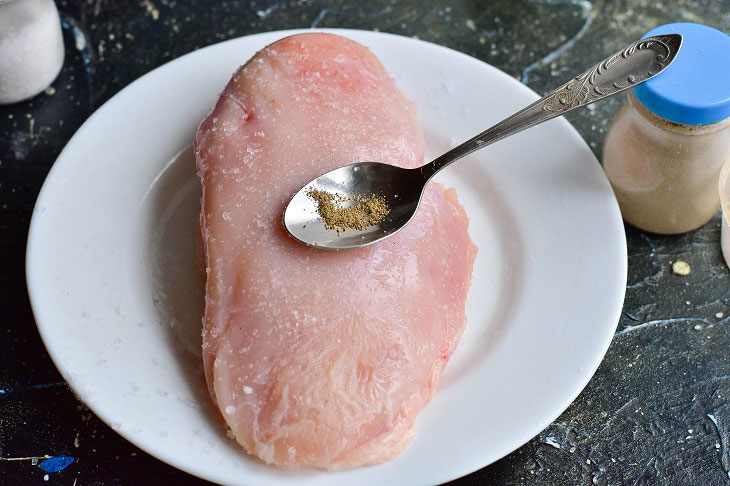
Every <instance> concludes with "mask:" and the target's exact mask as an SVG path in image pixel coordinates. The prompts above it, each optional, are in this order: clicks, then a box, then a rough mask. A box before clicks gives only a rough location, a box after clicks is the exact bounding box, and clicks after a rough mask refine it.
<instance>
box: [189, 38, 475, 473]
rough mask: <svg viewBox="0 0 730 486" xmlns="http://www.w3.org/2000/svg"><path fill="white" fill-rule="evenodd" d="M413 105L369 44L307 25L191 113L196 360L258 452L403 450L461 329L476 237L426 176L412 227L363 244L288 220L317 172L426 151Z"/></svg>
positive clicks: (306, 456) (282, 458)
mask: <svg viewBox="0 0 730 486" xmlns="http://www.w3.org/2000/svg"><path fill="white" fill-rule="evenodd" d="M414 112H415V110H414V107H413V105H412V104H411V103H410V102H408V101H407V100H406V98H405V97H404V96H403V94H402V93H401V92H400V91H399V90H398V89H397V88H396V86H395V83H394V82H393V80H392V79H391V78H390V77H389V76H388V74H387V72H386V71H385V69H384V68H383V66H382V65H381V64H380V62H379V61H378V60H377V59H376V58H375V57H374V56H373V54H372V53H370V51H368V50H367V49H366V48H364V47H362V46H361V45H359V44H357V43H355V42H353V41H350V40H348V39H345V38H343V37H339V36H335V35H330V34H317V33H312V34H302V35H296V36H292V37H288V38H285V39H282V40H280V41H278V42H276V43H274V44H272V45H270V46H268V47H267V48H265V49H264V50H262V51H261V52H259V53H258V54H256V56H254V57H253V58H252V59H251V60H250V61H249V62H248V63H247V64H246V65H245V66H243V67H242V68H241V69H239V70H238V71H237V72H236V73H235V74H234V76H233V79H232V80H231V81H230V82H229V84H228V86H227V87H226V88H225V90H224V91H223V93H222V94H221V96H220V99H219V100H218V103H217V105H216V107H215V109H214V110H213V112H212V113H211V114H210V115H209V116H208V117H207V118H206V119H205V120H204V121H203V123H202V124H201V125H200V128H199V129H198V132H197V135H196V138H195V150H196V157H197V164H198V173H199V175H200V178H201V180H202V184H203V198H202V211H201V216H200V221H201V231H202V239H203V244H204V248H205V261H206V266H207V269H206V271H207V283H206V296H205V317H204V327H203V358H204V362H205V369H206V376H207V380H208V385H209V388H210V392H211V395H212V396H213V399H214V400H215V401H216V403H217V404H218V407H219V408H220V411H221V413H222V414H223V417H224V419H225V421H226V423H227V424H228V426H229V427H230V429H231V432H232V434H233V436H234V437H235V439H236V440H237V441H238V442H240V443H241V445H243V447H244V448H245V449H246V451H248V452H249V453H250V454H252V455H254V456H256V457H258V458H260V459H261V460H263V461H265V462H266V463H269V464H276V465H278V466H282V467H292V466H305V467H318V468H323V469H346V468H352V467H357V466H361V465H368V464H376V463H379V462H383V461H386V460H388V459H392V458H393V457H395V456H397V455H398V454H399V453H400V452H402V451H403V449H405V448H406V447H407V445H408V443H409V442H410V441H411V439H412V438H413V435H414V428H413V421H414V419H415V417H416V415H417V414H418V412H419V411H420V410H421V409H422V408H423V406H424V405H425V404H426V403H427V402H428V401H429V399H430V398H431V396H432V394H433V392H434V389H435V388H436V384H437V382H438V379H439V377H440V375H441V371H442V370H443V367H444V366H445V364H446V362H447V360H448V359H449V356H450V355H451V353H452V352H453V351H454V348H455V346H456V344H457V342H458V340H459V338H460V336H461V333H462V330H463V329H464V326H465V324H466V316H465V313H464V304H465V301H466V295H467V291H468V288H469V284H470V280H471V271H472V264H473V261H474V256H475V254H476V247H475V246H474V245H473V244H472V242H471V240H470V239H469V236H468V234H467V217H466V214H465V213H464V210H463V209H462V207H461V206H460V205H459V203H458V202H457V200H456V194H455V192H454V191H453V190H446V191H445V190H444V188H443V187H441V186H440V185H438V184H431V185H430V186H429V188H428V191H427V193H426V195H425V198H424V200H423V203H422V205H421V209H420V210H419V211H418V214H417V215H416V216H415V218H414V219H413V221H412V222H411V223H410V224H409V225H408V227H407V228H405V229H404V230H403V231H401V232H400V233H398V234H397V235H395V236H393V237H392V238H390V239H388V240H386V241H384V242H381V243H379V244H376V245H372V246H369V247H366V248H361V249H357V250H348V251H342V252H331V251H323V250H316V249H312V248H308V247H306V246H304V245H302V244H300V243H298V242H296V241H295V240H293V239H292V238H290V237H289V236H288V235H287V233H286V231H285V229H284V227H283V224H282V214H283V211H284V208H285V206H286V203H287V202H288V200H289V198H290V197H291V196H292V195H293V194H294V193H295V192H296V191H297V190H298V189H299V188H300V187H301V186H302V185H304V184H305V183H306V182H308V181H309V180H311V179H313V178H314V177H316V176H318V175H320V174H321V173H323V172H325V171H328V170H331V169H334V168H336V167H339V166H341V165H344V164H349V163H351V162H356V161H363V160H377V161H383V162H388V163H391V164H394V165H400V166H404V167H414V166H416V165H418V164H420V163H421V162H422V159H423V150H424V143H423V135H422V132H421V129H420V127H419V125H418V122H417V121H416V117H415V113H414Z"/></svg>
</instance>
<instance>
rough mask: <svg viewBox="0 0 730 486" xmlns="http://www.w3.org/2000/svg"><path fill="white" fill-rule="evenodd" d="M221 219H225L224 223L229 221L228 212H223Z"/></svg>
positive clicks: (229, 214) (229, 215)
mask: <svg viewBox="0 0 730 486" xmlns="http://www.w3.org/2000/svg"><path fill="white" fill-rule="evenodd" d="M223 219H225V220H226V221H230V220H231V213H229V212H228V211H224V212H223Z"/></svg>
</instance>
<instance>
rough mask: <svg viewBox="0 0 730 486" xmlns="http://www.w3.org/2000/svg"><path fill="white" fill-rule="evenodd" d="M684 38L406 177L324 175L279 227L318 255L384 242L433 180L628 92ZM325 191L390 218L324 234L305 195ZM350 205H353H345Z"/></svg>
mask: <svg viewBox="0 0 730 486" xmlns="http://www.w3.org/2000/svg"><path fill="white" fill-rule="evenodd" d="M681 45H682V36H681V35H679V34H666V35H658V36H654V37H647V38H645V39H641V40H639V41H636V42H633V43H631V44H629V45H628V46H626V47H625V48H624V49H622V50H621V51H619V52H617V53H615V54H613V55H612V56H609V57H608V58H606V59H604V60H603V61H601V62H600V63H598V64H596V65H595V66H593V67H592V68H591V69H589V70H587V71H586V72H584V73H583V74H580V75H579V76H576V77H575V78H573V79H571V80H570V81H568V82H567V83H565V84H563V85H562V86H560V87H559V88H557V89H555V90H553V91H552V92H550V93H548V94H547V95H545V96H543V97H542V98H541V99H539V100H537V101H536V102H534V103H533V104H531V105H529V106H527V107H526V108H524V109H522V110H520V111H518V112H517V113H515V114H514V115H512V116H510V117H508V118H506V119H504V120H502V121H501V122H499V123H497V124H496V125H494V126H493V127H491V128H488V129H487V130H485V131H483V132H482V133H480V134H478V135H476V136H475V137H473V138H471V139H469V140H467V141H466V142H464V143H462V144H461V145H459V146H457V147H455V148H453V149H451V150H449V151H448V152H446V153H445V154H443V155H441V156H440V157H438V158H436V159H434V160H433V161H432V162H429V163H428V164H425V165H423V166H421V167H418V168H415V169H403V168H401V167H396V166H393V165H388V164H384V163H380V162H356V163H354V164H350V165H347V166H344V167H340V168H339V169H335V170H333V171H330V172H327V173H326V174H323V175H321V176H319V177H317V178H316V179H315V180H313V181H311V182H310V183H308V184H307V185H305V186H304V187H303V188H302V189H300V190H299V192H297V193H296V194H295V195H294V197H293V198H292V199H291V201H290V202H289V205H288V206H287V208H286V210H285V211H284V226H285V227H286V229H287V231H289V234H290V235H291V236H293V237H294V238H295V239H297V240H299V241H301V242H302V243H304V244H306V245H310V246H314V247H317V248H325V249H330V250H344V249H348V248H359V247H362V246H366V245H370V244H373V243H375V242H378V241H381V240H383V239H385V238H388V237H390V236H392V235H393V234H395V233H396V232H397V231H399V230H400V229H401V228H403V227H404V226H405V225H406V224H408V222H409V221H410V220H411V219H412V218H413V215H414V214H416V211H417V210H418V205H419V203H420V201H421V195H422V194H423V191H424V189H425V188H426V184H427V183H428V181H429V180H430V179H431V177H433V176H434V175H435V174H436V173H437V172H439V171H440V170H442V169H443V168H445V167H447V166H448V165H450V164H452V163H453V162H456V161H457V160H459V159H461V158H462V157H464V156H466V155H469V154H470V153H472V152H475V151H477V150H479V149H481V148H484V147H486V146H487V145H490V144H492V143H494V142H496V141H498V140H501V139H503V138H506V137H509V136H510V135H513V134H515V133H518V132H520V131H522V130H525V129H527V128H530V127H533V126H535V125H538V124H540V123H542V122H544V121H547V120H550V119H552V118H555V117H557V116H561V115H563V114H565V113H567V112H568V111H570V110H573V109H575V108H579V107H581V106H586V105H588V104H590V103H593V102H595V101H598V100H602V99H604V98H607V97H609V96H612V95H615V94H616V93H620V92H622V91H625V90H627V89H630V88H633V87H635V86H637V85H639V84H641V83H643V82H644V81H646V80H648V79H651V78H653V77H654V76H656V75H657V74H659V73H661V72H662V71H663V70H664V69H666V68H667V66H669V65H670V64H671V63H672V61H674V59H675V58H676V56H677V54H678V53H679V49H680V47H681ZM312 190H318V191H324V192H327V193H330V194H333V195H337V196H340V197H341V198H344V200H353V199H357V198H360V197H369V196H371V195H374V196H377V197H380V198H383V199H384V200H385V202H386V204H387V205H388V208H389V210H390V212H389V213H388V215H387V216H386V217H385V218H384V219H383V220H381V221H380V222H379V223H377V224H374V225H372V226H369V227H367V228H365V229H363V230H356V229H346V230H344V231H337V230H334V229H328V228H327V227H326V226H325V223H324V221H322V219H321V218H320V215H319V214H318V206H317V203H316V201H315V200H314V198H312V197H310V196H309V193H310V191H312ZM350 198H352V199H350Z"/></svg>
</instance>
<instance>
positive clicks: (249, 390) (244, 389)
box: [243, 385, 253, 395]
mask: <svg viewBox="0 0 730 486" xmlns="http://www.w3.org/2000/svg"><path fill="white" fill-rule="evenodd" d="M243 393H245V394H246V395H250V394H251V393H253V388H251V387H250V386H247V385H243Z"/></svg>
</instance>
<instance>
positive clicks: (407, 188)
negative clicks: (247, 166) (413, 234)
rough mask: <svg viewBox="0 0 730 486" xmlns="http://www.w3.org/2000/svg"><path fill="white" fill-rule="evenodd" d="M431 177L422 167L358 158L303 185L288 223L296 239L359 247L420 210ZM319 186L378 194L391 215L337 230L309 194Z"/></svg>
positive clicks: (384, 235) (392, 230) (288, 210)
mask: <svg viewBox="0 0 730 486" xmlns="http://www.w3.org/2000/svg"><path fill="white" fill-rule="evenodd" d="M427 181H428V178H427V177H426V176H424V174H423V173H422V172H421V170H420V168H416V169H404V168H403V167H398V166H395V165H390V164H384V163H382V162H356V163H354V164H350V165H346V166H344V167H340V168H339V169H335V170H332V171H330V172H327V173H325V174H323V175H321V176H319V177H317V178H316V179H315V180H313V181H312V182H310V183H309V184H307V185H306V186H304V187H302V188H301V189H300V190H299V191H298V192H297V193H296V194H295V195H294V197H292V199H291V201H290V202H289V204H288V206H287V207H286V211H285V212H284V225H285V226H286V229H287V230H288V231H289V234H290V235H291V236H293V237H294V238H295V239H297V240H299V241H301V242H302V243H305V244H307V245H310V246H315V247H318V248H324V249H330V250H342V249H345V248H359V247H362V246H367V245H370V244H372V243H375V242H376V241H380V240H382V239H384V238H387V237H389V236H392V235H394V234H395V233H396V232H397V231H398V230H400V229H401V228H403V227H404V226H405V225H406V224H407V223H408V222H409V221H410V220H411V218H413V215H414V214H416V211H417V210H418V205H419V203H420V202H421V195H422V193H423V191H422V189H423V186H424V185H425V184H426V182H427ZM312 190H318V191H325V192H328V193H332V194H338V195H340V196H343V197H345V198H347V197H355V196H360V195H371V194H375V195H377V196H379V197H381V198H383V199H384V200H385V203H386V204H387V205H388V208H389V212H388V215H387V216H386V217H385V218H383V220H382V221H380V222H379V223H378V224H375V225H373V226H370V227H368V228H367V229H364V230H355V229H348V230H347V231H341V232H339V233H338V232H337V231H335V230H330V229H327V228H325V226H324V224H323V223H322V221H321V219H320V216H319V214H318V213H317V205H316V203H315V202H314V200H313V199H312V198H311V197H310V196H309V195H308V194H309V192H310V191H312Z"/></svg>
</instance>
